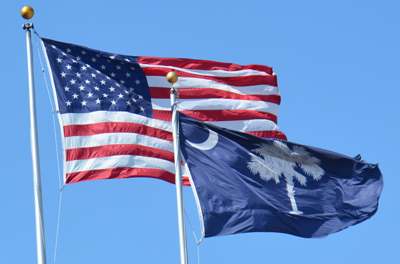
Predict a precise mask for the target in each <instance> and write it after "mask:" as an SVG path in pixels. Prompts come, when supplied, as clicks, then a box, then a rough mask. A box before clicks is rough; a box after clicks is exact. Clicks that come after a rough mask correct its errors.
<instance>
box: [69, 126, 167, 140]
mask: <svg viewBox="0 0 400 264" xmlns="http://www.w3.org/2000/svg"><path fill="white" fill-rule="evenodd" d="M103 133H136V134H141V135H147V136H151V137H156V138H161V139H165V140H168V141H172V133H171V132H169V131H165V130H162V129H158V128H154V127H149V126H146V125H142V124H137V123H129V122H103V123H95V124H87V125H67V126H64V136H65V137H72V136H90V135H97V134H103Z"/></svg>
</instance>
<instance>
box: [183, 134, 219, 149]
mask: <svg viewBox="0 0 400 264" xmlns="http://www.w3.org/2000/svg"><path fill="white" fill-rule="evenodd" d="M208 132H209V135H208V138H207V140H206V141H204V142H203V143H192V142H190V141H189V140H186V141H187V142H188V143H189V144H190V145H191V146H192V147H195V148H197V149H200V150H210V149H212V148H214V147H215V145H217V143H218V134H217V133H216V132H214V131H212V130H208Z"/></svg>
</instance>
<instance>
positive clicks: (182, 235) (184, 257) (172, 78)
mask: <svg viewBox="0 0 400 264" xmlns="http://www.w3.org/2000/svg"><path fill="white" fill-rule="evenodd" d="M167 80H168V82H170V83H171V84H172V87H171V96H170V97H171V107H172V136H173V139H174V154H175V155H174V157H175V186H176V200H177V205H178V224H179V245H180V256H181V264H187V263H188V254H187V245H186V228H185V216H184V214H183V194H182V193H183V191H182V172H181V158H180V147H179V140H178V118H179V117H178V112H177V109H176V108H177V96H176V95H177V93H178V90H176V89H175V88H174V83H176V82H177V81H178V74H176V73H175V72H173V71H171V72H169V73H168V74H167Z"/></svg>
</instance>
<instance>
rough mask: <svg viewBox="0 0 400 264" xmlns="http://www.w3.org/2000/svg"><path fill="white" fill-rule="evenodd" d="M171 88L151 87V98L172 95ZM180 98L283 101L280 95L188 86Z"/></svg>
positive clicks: (180, 91)
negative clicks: (238, 92)
mask: <svg viewBox="0 0 400 264" xmlns="http://www.w3.org/2000/svg"><path fill="white" fill-rule="evenodd" d="M170 93H171V89H170V88H161V87H150V95H151V98H166V99H168V98H169V97H170ZM179 98H180V99H200V98H207V99H208V98H223V99H235V100H251V101H263V102H270V103H275V104H278V105H279V104H280V103H281V97H280V96H279V95H243V94H237V93H232V92H227V91H223V90H219V89H213V88H190V89H189V88H188V89H180V90H179Z"/></svg>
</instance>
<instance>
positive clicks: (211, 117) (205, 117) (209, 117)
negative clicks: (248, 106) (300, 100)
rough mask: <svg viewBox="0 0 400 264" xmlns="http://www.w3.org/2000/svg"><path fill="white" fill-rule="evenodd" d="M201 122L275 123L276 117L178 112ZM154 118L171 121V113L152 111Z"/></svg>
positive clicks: (250, 113) (251, 113)
mask: <svg viewBox="0 0 400 264" xmlns="http://www.w3.org/2000/svg"><path fill="white" fill-rule="evenodd" d="M180 112H181V113H183V114H185V115H188V116H191V117H193V118H196V119H198V120H201V121H208V122H211V121H236V120H250V119H267V120H271V121H273V122H274V123H277V117H276V115H273V114H270V113H265V112H260V111H254V110H196V111H180ZM153 116H154V118H157V119H161V120H165V121H171V111H167V110H153Z"/></svg>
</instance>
